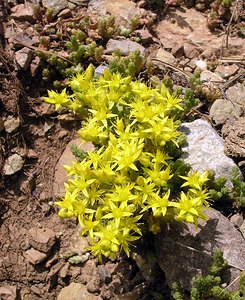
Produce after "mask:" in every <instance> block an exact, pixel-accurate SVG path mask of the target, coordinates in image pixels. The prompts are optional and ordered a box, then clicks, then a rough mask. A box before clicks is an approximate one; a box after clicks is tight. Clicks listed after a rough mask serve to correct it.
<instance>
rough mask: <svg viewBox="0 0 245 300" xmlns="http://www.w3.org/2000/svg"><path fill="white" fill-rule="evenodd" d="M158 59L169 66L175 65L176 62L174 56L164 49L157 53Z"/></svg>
mask: <svg viewBox="0 0 245 300" xmlns="http://www.w3.org/2000/svg"><path fill="white" fill-rule="evenodd" d="M156 58H157V59H159V60H162V61H164V62H166V63H169V64H174V62H175V57H174V56H173V54H172V53H170V52H168V51H166V50H164V49H162V48H160V49H159V50H158V51H157V54H156ZM156 64H158V62H156Z"/></svg>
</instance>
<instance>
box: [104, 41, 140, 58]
mask: <svg viewBox="0 0 245 300" xmlns="http://www.w3.org/2000/svg"><path fill="white" fill-rule="evenodd" d="M116 49H119V50H120V51H121V53H122V55H129V54H130V52H133V51H136V50H139V51H140V53H141V54H142V55H144V53H145V48H144V47H143V46H141V45H140V44H138V43H136V42H133V41H131V40H113V39H110V40H109V41H108V43H107V45H106V51H105V53H106V54H112V53H113V52H114V51H115V50H116Z"/></svg>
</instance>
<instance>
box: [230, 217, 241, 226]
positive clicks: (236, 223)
mask: <svg viewBox="0 0 245 300" xmlns="http://www.w3.org/2000/svg"><path fill="white" fill-rule="evenodd" d="M230 221H231V223H232V224H233V225H234V226H235V227H236V228H239V227H241V226H242V223H243V217H242V215H240V214H235V215H233V216H232V217H231V218H230Z"/></svg>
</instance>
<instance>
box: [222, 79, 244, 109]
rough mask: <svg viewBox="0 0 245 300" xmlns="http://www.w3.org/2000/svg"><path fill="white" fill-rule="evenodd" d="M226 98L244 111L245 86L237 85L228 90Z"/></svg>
mask: <svg viewBox="0 0 245 300" xmlns="http://www.w3.org/2000/svg"><path fill="white" fill-rule="evenodd" d="M226 96H227V97H228V98H229V100H231V101H232V102H235V103H237V104H240V105H241V106H242V107H243V109H244V110H245V84H244V83H243V84H241V83H237V84H235V85H233V86H231V87H229V88H228V90H227V91H226Z"/></svg>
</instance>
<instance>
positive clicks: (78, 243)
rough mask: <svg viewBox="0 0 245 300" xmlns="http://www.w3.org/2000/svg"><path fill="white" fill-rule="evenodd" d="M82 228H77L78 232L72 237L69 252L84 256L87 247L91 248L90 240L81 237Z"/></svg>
mask: <svg viewBox="0 0 245 300" xmlns="http://www.w3.org/2000/svg"><path fill="white" fill-rule="evenodd" d="M81 230H82V228H81V226H80V225H79V226H78V227H77V228H76V231H75V232H74V234H73V235H72V238H71V242H70V246H69V249H68V251H69V252H72V253H74V254H78V255H83V254H85V253H86V252H87V247H88V246H89V242H88V238H86V237H84V236H81V235H80V233H81Z"/></svg>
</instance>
